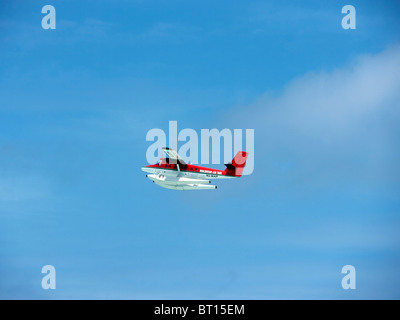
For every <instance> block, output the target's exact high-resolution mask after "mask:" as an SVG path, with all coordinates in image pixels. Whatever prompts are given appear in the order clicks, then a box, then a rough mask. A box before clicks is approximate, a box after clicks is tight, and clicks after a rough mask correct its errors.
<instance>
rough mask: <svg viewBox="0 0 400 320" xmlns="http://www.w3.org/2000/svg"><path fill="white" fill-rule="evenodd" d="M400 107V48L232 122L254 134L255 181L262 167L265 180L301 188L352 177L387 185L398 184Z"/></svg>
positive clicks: (303, 85) (318, 78) (298, 82)
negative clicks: (292, 183)
mask: <svg viewBox="0 0 400 320" xmlns="http://www.w3.org/2000/svg"><path fill="white" fill-rule="evenodd" d="M399 107H400V46H393V47H390V48H388V49H387V50H385V51H384V52H381V53H379V54H376V55H364V56H360V57H359V58H358V59H356V60H355V61H353V62H352V63H350V64H348V65H347V66H345V67H342V68H339V69H336V70H333V71H330V72H320V73H309V74H306V75H304V76H302V77H300V78H297V79H295V80H293V81H292V82H290V83H289V84H288V86H287V87H286V88H285V89H284V90H283V91H282V92H281V93H280V94H277V95H276V94H275V95H274V94H271V93H267V94H265V95H264V96H263V97H261V98H260V99H259V100H258V101H256V102H255V103H253V104H252V105H250V106H247V107H241V108H240V109H239V110H237V111H236V112H235V113H234V114H235V116H233V119H232V120H233V121H234V122H235V125H236V126H237V125H238V124H240V125H241V126H243V127H246V128H255V129H256V132H255V140H256V142H255V148H256V150H255V153H256V164H255V173H256V174H257V171H258V170H257V169H260V168H261V166H263V170H260V171H258V173H259V174H261V175H263V174H264V173H265V174H266V175H268V176H270V177H273V176H275V177H276V178H278V179H291V180H292V181H293V180H296V181H297V182H298V183H300V184H302V185H310V184H311V183H314V182H317V181H319V182H320V183H319V185H324V186H326V185H327V180H326V178H329V179H333V181H334V180H335V179H340V180H341V181H342V182H343V181H344V180H346V181H349V179H350V180H351V179H352V177H353V178H354V177H355V178H356V179H357V181H358V183H363V182H366V181H368V182H372V183H373V184H380V183H383V184H387V183H398V182H399V180H400V179H399V170H397V169H396V168H397V165H398V160H399V151H398V150H399V149H398V143H399V140H400V139H399V137H400V134H399V129H398V128H399V115H400V113H399ZM261 157H262V158H261ZM354 181H356V180H354ZM283 183H284V184H285V183H287V181H286V182H285V181H284V182H283ZM296 184H297V183H296Z"/></svg>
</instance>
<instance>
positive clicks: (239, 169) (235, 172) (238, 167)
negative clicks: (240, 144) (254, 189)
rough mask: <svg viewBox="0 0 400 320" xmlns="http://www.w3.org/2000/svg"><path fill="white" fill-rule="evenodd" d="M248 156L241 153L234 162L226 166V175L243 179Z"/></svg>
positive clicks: (243, 152) (245, 153)
mask: <svg viewBox="0 0 400 320" xmlns="http://www.w3.org/2000/svg"><path fill="white" fill-rule="evenodd" d="M247 154H248V153H247V152H245V151H239V152H238V153H237V154H236V156H235V157H234V158H233V159H232V162H230V163H227V164H225V165H226V169H225V174H226V175H227V176H233V177H241V176H242V173H243V169H244V166H245V165H246V160H247Z"/></svg>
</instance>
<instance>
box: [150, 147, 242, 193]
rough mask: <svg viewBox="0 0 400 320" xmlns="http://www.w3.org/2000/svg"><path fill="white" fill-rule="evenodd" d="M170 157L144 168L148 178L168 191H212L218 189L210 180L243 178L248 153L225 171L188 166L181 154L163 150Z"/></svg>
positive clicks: (235, 160)
mask: <svg viewBox="0 0 400 320" xmlns="http://www.w3.org/2000/svg"><path fill="white" fill-rule="evenodd" d="M163 151H164V152H165V153H166V154H167V156H168V157H166V158H161V159H160V161H159V162H158V163H156V164H152V165H148V166H144V167H142V171H144V172H147V173H149V174H147V175H146V178H148V179H150V180H151V181H153V182H154V183H155V184H157V185H159V186H160V187H163V188H166V189H173V190H210V189H217V186H215V185H211V181H210V179H231V178H239V177H241V176H242V173H243V169H244V167H245V165H246V160H247V155H248V153H247V152H245V151H239V152H238V153H237V154H236V155H235V157H234V158H233V159H232V161H231V162H229V163H227V164H225V166H226V169H225V170H217V169H212V168H206V167H201V166H195V165H192V164H187V163H186V162H185V161H184V160H183V159H182V158H181V157H180V156H179V154H178V153H177V152H176V151H175V150H173V149H170V148H163Z"/></svg>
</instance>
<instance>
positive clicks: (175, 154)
mask: <svg viewBox="0 0 400 320" xmlns="http://www.w3.org/2000/svg"><path fill="white" fill-rule="evenodd" d="M163 150H164V152H165V153H166V154H167V155H168V157H169V158H170V159H175V160H176V161H178V162H179V163H180V164H182V165H186V162H185V161H183V159H182V158H181V157H180V156H179V154H178V152H176V151H175V150H174V149H171V148H163Z"/></svg>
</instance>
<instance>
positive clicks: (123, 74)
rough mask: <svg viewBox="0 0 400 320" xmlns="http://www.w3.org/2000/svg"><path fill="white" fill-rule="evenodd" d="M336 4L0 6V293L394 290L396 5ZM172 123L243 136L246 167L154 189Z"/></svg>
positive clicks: (352, 295)
mask: <svg viewBox="0 0 400 320" xmlns="http://www.w3.org/2000/svg"><path fill="white" fill-rule="evenodd" d="M46 4H52V5H53V6H54V7H55V9H56V12H57V15H56V17H57V28H56V30H43V29H42V28H41V19H42V17H43V14H42V13H41V8H42V6H44V5H46ZM346 4H349V3H347V2H343V1H258V2H254V1H218V2H215V1H196V2H195V1H190V2H188V1H157V2H156V1H122V0H121V1H85V2H81V1H80V2H78V1H56V0H54V1H52V2H47V1H46V2H45V1H12V2H11V1H8V2H4V3H2V4H1V5H0V297H1V298H2V299H10V298H22V299H31V298H35V299H71V298H75V299H86V298H91V299H107V298H120V299H140V298H141V299H156V298H158V299H310V298H316V299H361V298H366V299H382V298H389V299H399V298H400V289H399V288H400V278H399V269H400V255H399V249H400V241H399V240H400V239H399V231H400V230H399V228H400V219H399V214H400V203H399V187H400V174H399V169H398V163H399V160H400V152H399V150H398V145H399V142H400V132H399V116H400V114H399V110H398V107H399V105H400V32H399V31H400V19H399V14H400V6H399V5H398V4H397V2H396V1H354V2H352V3H351V4H353V5H354V6H355V8H356V12H357V29H356V30H344V29H342V27H341V19H342V17H343V15H342V14H341V8H342V7H343V6H344V5H346ZM170 120H177V121H178V129H183V128H193V129H195V130H200V129H201V128H209V129H212V128H218V129H223V128H230V129H234V128H242V129H246V128H252V129H255V170H254V173H253V174H252V175H251V176H246V177H243V178H241V179H238V180H235V181H222V182H218V183H217V184H218V186H219V188H218V189H217V191H215V192H211V191H210V192H208V191H207V192H206V191H205V192H175V191H171V190H166V189H162V188H158V187H156V186H154V185H153V184H152V183H150V181H149V180H147V179H146V178H145V175H144V173H143V172H142V171H140V167H141V166H143V165H145V164H146V150H147V148H148V147H149V145H150V142H146V139H145V138H146V133H147V131H148V130H150V129H152V128H162V129H164V130H167V129H168V121H170ZM217 167H218V166H217ZM220 167H221V166H220ZM47 264H51V265H54V267H55V268H56V272H57V289H56V290H48V291H46V290H43V289H42V288H41V279H42V276H43V275H42V274H41V268H42V266H44V265H47ZM348 264H351V265H354V266H355V268H356V271H357V289H356V290H347V291H346V290H343V289H342V287H341V279H342V276H343V275H342V274H341V268H342V267H343V266H344V265H348Z"/></svg>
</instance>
